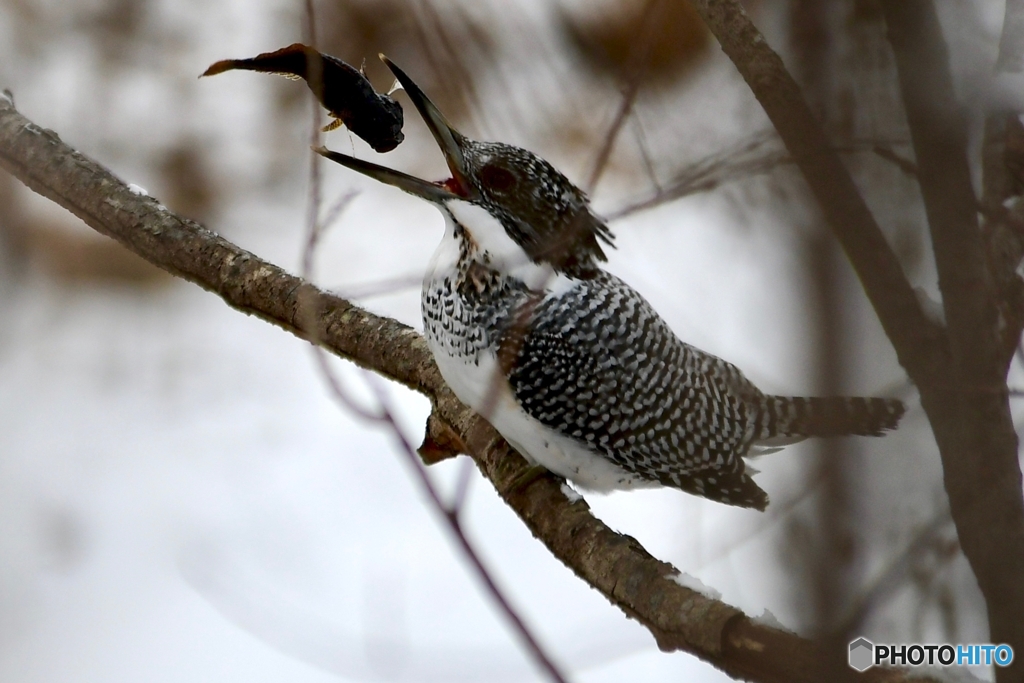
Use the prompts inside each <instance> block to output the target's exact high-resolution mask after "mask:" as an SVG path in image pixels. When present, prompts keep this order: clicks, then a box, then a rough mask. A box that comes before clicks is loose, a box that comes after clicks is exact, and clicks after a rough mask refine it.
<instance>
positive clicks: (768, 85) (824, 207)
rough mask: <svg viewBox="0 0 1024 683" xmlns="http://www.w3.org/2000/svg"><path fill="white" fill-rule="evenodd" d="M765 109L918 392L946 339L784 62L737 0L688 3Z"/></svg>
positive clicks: (937, 371) (937, 369)
mask: <svg viewBox="0 0 1024 683" xmlns="http://www.w3.org/2000/svg"><path fill="white" fill-rule="evenodd" d="M691 2H692V3H693V5H694V7H695V8H696V9H697V11H698V13H699V14H700V15H701V17H702V18H703V19H704V21H705V23H706V24H707V25H708V27H709V28H710V29H711V32H712V33H714V34H715V37H716V38H718V41H719V43H720V44H721V46H722V50H723V51H724V52H725V53H726V55H728V56H729V58H730V59H731V60H732V61H733V63H734V64H735V65H736V68H737V70H738V71H739V72H740V75H742V76H743V79H744V80H745V81H746V82H747V85H748V86H749V87H750V89H751V91H752V92H753V94H754V96H755V97H756V98H757V100H758V102H760V103H761V106H762V107H763V108H764V111H765V113H766V114H767V115H768V118H769V119H770V120H771V122H772V124H773V125H774V126H775V129H776V130H777V131H778V133H779V137H781V138H782V141H783V143H784V144H785V145H786V148H787V149H788V150H789V153H790V154H791V155H792V157H793V160H794V161H795V163H796V165H797V167H798V168H799V169H800V171H801V173H802V174H803V177H804V180H805V181H806V182H807V185H808V187H809V188H810V190H811V193H812V194H813V196H814V197H815V199H817V201H818V205H819V207H820V208H821V211H822V214H823V215H824V217H825V220H826V221H827V222H828V224H829V225H830V226H831V228H832V230H833V231H834V232H835V234H836V237H837V238H838V239H839V243H840V244H841V245H842V247H843V250H844V251H845V252H846V255H847V258H849V260H850V263H851V264H852V265H853V268H854V271H855V272H856V273H857V277H858V278H859V279H860V282H861V286H862V287H864V291H865V293H866V294H867V296H868V299H869V300H870V301H871V305H872V306H873V307H874V309H875V311H876V312H877V313H878V317H879V320H880V321H881V323H882V327H883V329H885V332H886V334H887V335H888V336H889V339H890V340H892V344H893V346H894V347H895V349H896V354H897V356H898V357H899V361H900V364H901V365H902V366H903V367H904V368H906V370H907V372H908V373H909V374H910V376H911V378H913V379H914V381H915V383H917V384H918V386H921V384H922V382H928V381H929V380H930V379H932V378H935V377H940V376H941V372H942V368H944V367H945V365H946V363H947V358H948V351H947V349H946V341H945V335H944V334H943V332H942V330H941V329H940V328H939V327H938V326H936V325H935V324H933V323H932V322H931V321H929V320H928V318H926V317H925V315H924V313H923V312H922V310H921V307H920V305H919V304H918V301H917V297H916V296H915V294H914V291H913V289H912V288H911V286H910V283H909V282H908V281H907V278H906V276H905V275H904V274H903V269H902V267H901V266H900V263H899V260H898V259H897V258H896V254H895V253H894V252H893V250H892V248H891V247H890V246H889V244H888V243H887V242H886V240H885V236H884V235H883V234H882V230H881V228H880V227H879V226H878V223H877V222H876V221H875V217H874V216H873V215H871V211H870V210H869V209H868V206H867V204H866V203H865V202H864V198H863V197H862V196H861V194H860V192H859V191H858V189H857V186H856V185H855V184H854V182H853V178H852V177H851V176H850V173H849V171H848V170H847V169H846V167H845V166H844V165H843V162H842V160H841V159H840V157H839V154H838V153H837V152H836V150H835V149H833V147H832V145H831V143H830V141H829V140H828V138H827V137H826V135H825V132H824V130H822V128H821V125H820V124H819V123H818V121H817V120H816V119H815V117H814V115H813V114H812V113H811V109H810V107H809V106H808V105H807V102H806V100H805V99H804V97H803V95H802V94H801V93H800V88H799V86H798V85H797V84H796V81H794V80H793V77H792V76H791V75H790V74H789V72H788V71H787V70H786V67H785V65H783V63H782V59H781V58H780V57H779V55H778V54H776V53H775V51H773V50H772V49H771V47H769V45H768V43H767V42H765V39H764V36H762V35H761V32H760V31H758V30H757V28H756V27H755V26H754V24H753V22H751V21H750V17H748V16H747V13H746V11H745V10H744V9H743V6H742V4H740V2H739V0H691Z"/></svg>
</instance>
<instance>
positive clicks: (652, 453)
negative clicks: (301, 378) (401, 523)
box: [323, 62, 904, 510]
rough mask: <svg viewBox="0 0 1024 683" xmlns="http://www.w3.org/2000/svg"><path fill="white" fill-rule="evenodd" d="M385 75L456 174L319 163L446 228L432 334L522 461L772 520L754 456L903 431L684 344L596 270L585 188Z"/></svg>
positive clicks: (596, 233)
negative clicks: (766, 389)
mask: <svg viewBox="0 0 1024 683" xmlns="http://www.w3.org/2000/svg"><path fill="white" fill-rule="evenodd" d="M388 64H389V66H391V68H392V69H393V70H394V72H395V74H396V76H398V78H399V80H400V81H401V82H402V84H403V85H404V86H405V88H406V91H407V92H408V93H409V96H410V98H411V99H412V100H413V103H414V104H415V105H416V106H417V108H418V109H419V111H420V113H421V114H422V115H423V117H424V119H425V120H426V122H427V124H428V127H429V128H430V129H431V132H432V133H433V135H434V137H435V139H436V140H437V141H438V144H439V145H440V146H441V148H442V151H443V152H444V154H445V157H446V159H447V161H448V165H449V168H450V169H451V171H452V176H453V177H452V178H451V179H449V180H447V181H444V182H443V183H427V182H426V181H422V180H419V179H416V178H413V177H411V176H407V175H405V174H402V173H399V172H397V171H392V170H390V169H386V168H384V167H380V166H376V165H374V164H370V163H369V162H363V161H360V160H357V159H353V158H351V157H346V156H344V155H340V154H337V153H333V152H327V151H326V150H325V151H324V152H323V153H325V154H326V155H328V156H329V157H330V158H332V159H334V160H335V161H338V162H339V163H342V164H344V165H346V166H349V167H350V168H354V169H356V170H359V171H360V172H363V173H366V174H368V175H371V176H372V177H375V178H378V179H379V180H381V181H383V182H386V183H389V184H392V185H395V186H398V187H401V188H402V189H404V190H406V191H407V192H410V193H412V194H416V195H418V196H421V197H423V198H425V199H428V200H430V201H432V202H434V203H435V204H437V205H438V206H439V208H440V209H441V212H442V214H443V215H444V217H445V223H446V229H445V235H444V237H443V239H442V241H441V244H440V245H439V246H438V248H437V251H436V252H435V253H434V256H433V258H432V260H431V263H430V266H429V268H428V270H427V274H426V276H425V278H424V281H423V293H422V313H423V327H424V336H425V338H426V340H427V343H428V345H429V346H430V349H431V351H432V352H433V354H434V358H435V360H436V361H437V364H438V367H439V369H440V370H441V374H442V376H443V377H444V378H445V381H446V382H447V383H448V384H449V385H450V386H451V388H452V390H453V391H454V392H455V394H456V395H457V396H458V397H459V398H460V399H461V400H462V401H463V402H464V403H466V404H467V405H469V406H470V407H471V408H473V409H474V410H476V411H477V412H480V413H481V415H483V417H485V418H486V419H487V420H489V421H490V422H491V424H493V425H494V427H495V428H496V429H497V430H498V431H499V432H500V433H501V434H502V435H503V436H504V437H505V438H506V439H507V440H508V441H509V443H510V444H512V445H513V446H514V447H515V448H516V449H517V450H518V451H519V452H520V453H522V455H523V456H525V457H526V458H527V459H529V460H532V461H533V462H535V463H538V464H541V465H543V466H544V467H546V468H548V469H549V470H551V471H553V472H555V473H557V474H560V475H562V476H564V477H566V478H568V479H570V480H572V481H573V482H575V483H576V484H578V485H579V486H581V487H583V488H586V489H591V490H598V491H610V490H614V489H629V488H636V487H643V486H657V485H662V486H671V487H674V488H678V489H682V490H683V491H687V492H689V493H693V494H696V495H700V496H704V497H706V498H710V499H712V500H716V501H719V502H723V503H728V504H732V505H739V506H743V507H753V508H757V509H761V510H763V509H764V508H765V506H766V505H767V503H768V497H767V495H766V494H765V492H764V491H762V490H761V489H760V488H759V487H758V486H757V484H755V483H754V481H753V480H752V479H751V478H750V476H749V474H748V473H747V472H746V467H745V463H744V460H743V458H744V457H745V456H747V455H749V454H752V453H753V452H754V451H755V450H756V451H764V450H767V449H772V448H776V447H778V446H781V445H785V444H789V443H793V442H795V441H799V440H801V439H804V438H807V437H814V436H841V435H853V434H857V435H867V436H878V435H881V434H882V433H883V432H884V431H886V430H889V429H894V428H895V427H896V425H897V423H898V421H899V419H900V417H901V416H902V414H903V412H904V406H903V404H902V403H901V402H900V401H898V400H894V399H881V398H847V397H836V398H793V397H783V396H769V395H765V394H763V393H762V392H761V391H760V390H758V389H757V387H755V386H754V385H753V384H752V383H751V382H750V381H749V380H748V379H747V378H746V377H744V375H743V373H742V372H741V371H740V370H739V369H738V368H736V367H735V366H734V365H732V364H730V363H727V362H725V361H723V360H721V359H719V358H717V357H715V356H713V355H711V354H708V353H705V352H703V351H701V350H699V349H697V348H694V347H693V346H690V345H688V344H685V343H683V342H682V341H680V340H679V338H678V337H676V335H675V334H674V333H673V332H672V330H671V328H669V326H668V325H667V324H666V323H665V321H664V320H662V319H661V317H660V316H659V315H658V314H657V312H655V311H654V309H653V308H652V307H651V306H650V304H648V303H647V301H645V300H644V299H643V297H641V296H640V295H639V294H638V293H637V292H636V291H634V290H633V289H632V288H630V287H629V285H627V284H626V283H624V282H623V281H622V280H620V279H618V278H616V277H614V276H613V275H610V274H609V273H607V272H605V271H603V270H602V269H601V268H600V266H599V262H601V261H604V260H605V255H604V252H603V250H602V247H601V245H600V242H605V243H606V244H609V245H610V244H611V239H612V235H611V232H610V231H609V230H608V228H607V226H606V225H605V224H604V222H603V221H602V220H601V219H600V218H599V217H598V216H596V215H595V214H594V213H593V212H592V211H591V210H590V206H589V203H588V201H587V198H586V195H585V194H584V193H583V192H582V191H581V190H579V189H578V188H577V187H576V186H575V185H573V184H572V183H571V182H570V181H569V180H568V179H567V178H565V176H563V175H562V174H561V173H559V172H558V171H557V170H555V168H554V167H553V166H551V164H549V163H548V162H547V161H544V160H543V159H541V158H540V157H538V156H536V155H534V154H533V153H531V152H528V151H526V150H523V149H520V148H517V147H512V146H510V145H505V144H501V143H483V142H475V141H473V140H469V139H467V138H465V137H464V136H462V135H460V134H459V133H458V132H457V131H455V130H454V129H453V128H451V126H450V124H448V123H447V121H445V119H444V117H443V116H442V115H441V114H440V113H439V112H438V111H437V109H436V107H434V105H433V104H432V103H430V101H429V100H428V99H427V98H426V96H425V95H424V94H423V93H422V92H421V91H420V90H419V89H418V88H417V87H416V85H415V83H413V82H412V81H411V80H410V79H409V78H408V76H406V75H405V74H404V73H403V72H402V71H401V70H399V69H397V67H394V65H392V64H390V62H389V63H388Z"/></svg>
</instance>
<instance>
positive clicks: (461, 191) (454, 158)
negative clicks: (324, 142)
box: [315, 55, 473, 202]
mask: <svg viewBox="0 0 1024 683" xmlns="http://www.w3.org/2000/svg"><path fill="white" fill-rule="evenodd" d="M380 58H381V60H382V61H383V62H384V63H385V64H387V66H388V68H389V69H391V71H393V72H394V74H395V76H396V77H397V78H398V82H399V83H401V84H402V87H403V88H404V89H405V92H406V93H408V95H409V99H411V100H412V103H413V104H414V105H416V109H417V110H418V111H419V113H420V116H422V117H423V120H424V122H426V124H427V128H429V129H430V132H431V134H432V135H433V136H434V140H436V141H437V144H438V146H439V147H440V148H441V152H442V153H443V154H444V158H445V161H446V162H447V163H448V169H449V170H450V171H451V174H452V177H451V178H449V179H448V180H444V181H441V182H437V183H432V182H430V181H427V180H421V179H420V178H416V177H415V176H411V175H409V174H407V173H402V172H401V171H395V170H393V169H390V168H387V167H385V166H380V165H378V164H374V163H371V162H369V161H363V160H361V159H356V158H355V157H351V156H349V155H347V154H340V153H338V152H332V151H331V150H329V149H327V148H325V147H319V148H317V149H316V150H315V151H316V152H317V153H318V154H321V155H323V156H325V157H327V158H328V159H330V160H331V161H334V162H336V163H339V164H341V165H342V166H345V167H347V168H351V169H352V170H354V171H359V172H360V173H362V174H363V175H367V176H369V177H371V178H374V179H376V180H379V181H380V182H382V183H386V184H388V185H394V186H395V187H397V188H398V189H400V190H405V191H406V192H408V193H409V194H413V195H416V196H417V197H422V198H423V199H426V200H428V201H432V202H443V201H445V200H448V199H465V198H467V197H470V196H472V194H473V188H472V185H471V184H470V183H469V181H468V180H467V167H466V158H465V156H464V154H463V151H462V145H461V144H460V141H461V140H463V137H462V135H461V134H460V133H459V132H458V131H457V130H455V129H454V128H452V126H451V124H450V123H448V121H447V119H445V117H444V115H443V114H442V113H441V112H440V110H438V108H437V107H436V106H435V105H434V103H433V102H431V101H430V100H429V99H428V98H427V96H426V95H424V94H423V91H422V90H420V88H419V86H418V85H416V84H415V83H414V82H413V81H412V79H411V78H409V76H407V75H406V73H405V72H404V71H402V70H401V69H399V68H398V67H397V66H395V65H394V63H392V61H391V60H390V59H388V58H387V57H385V56H384V55H381V56H380Z"/></svg>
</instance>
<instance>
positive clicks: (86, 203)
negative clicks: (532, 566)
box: [0, 96, 925, 683]
mask: <svg viewBox="0 0 1024 683" xmlns="http://www.w3.org/2000/svg"><path fill="white" fill-rule="evenodd" d="M0 165H2V166H3V167H4V168H5V169H7V170H8V171H9V172H11V173H12V174H13V175H14V176H15V177H17V178H18V179H19V180H21V181H22V182H23V183H25V184H26V185H27V186H28V187H30V188H31V189H33V190H34V191H36V192H38V193H40V194H42V195H43V196H45V197H48V198H49V199H52V200H53V201H55V202H56V203H58V204H60V205H61V206H63V207H64V208H66V209H68V210H69V211H71V212H72V213H74V214H75V215H77V216H79V217H80V218H82V220H84V221H85V222H86V223H87V224H88V225H90V226H91V227H93V228H94V229H96V230H97V231H99V232H101V233H103V234H104V235H107V236H109V237H112V238H114V239H116V240H117V241H119V242H120V243H121V244H123V245H125V246H126V247H128V248H129V249H131V250H132V251H134V252H135V253H137V254H139V255H140V256H142V257H143V258H145V259H146V260H148V261H150V262H151V263H153V264H155V265H157V266H159V267H161V268H163V269H165V270H168V271H169V272H172V273H174V274H176V275H178V276H180V277H182V278H184V279H186V280H189V281H190V282H193V283H195V284H197V285H199V286H200V287H203V288H204V289H206V290H208V291H211V292H213V293H215V294H217V295H218V296H220V297H221V298H222V299H223V300H224V302H225V303H227V304H228V305H229V306H231V307H232V308H235V309H237V310H240V311H242V312H244V313H247V314H250V315H255V316H258V317H260V318H262V319H264V320H266V321H268V322H270V323H272V324H274V325H277V326H279V327H281V328H283V329H285V330H288V331H289V332H292V333H293V334H295V335H297V336H298V337H300V338H303V339H307V340H308V339H316V340H317V343H318V344H320V345H322V346H324V347H325V348H327V349H328V350H330V351H332V352H334V353H336V354H337V355H339V356H341V357H343V358H347V359H349V360H351V361H353V362H355V363H358V364H359V365H361V366H363V367H366V368H368V369H371V370H373V371H374V372H377V373H379V374H381V375H383V376H385V377H388V378H390V379H392V380H395V381H397V382H400V383H402V384H404V385H405V386H407V387H409V388H411V389H414V390H416V391H419V392H421V393H423V394H425V395H426V396H428V397H429V398H430V399H431V401H432V403H433V406H434V416H435V417H436V418H439V419H441V420H443V421H444V423H445V424H447V425H449V426H450V427H451V428H452V429H453V430H454V432H455V434H457V435H458V437H459V439H460V440H461V441H462V443H463V444H464V445H465V446H466V449H467V450H468V451H469V453H470V455H471V456H472V457H473V458H474V460H475V462H476V464H477V466H478V467H479V469H480V471H481V472H482V473H483V474H484V476H485V477H487V479H488V480H490V481H491V483H492V484H493V485H494V487H495V489H496V490H497V492H498V494H499V495H500V496H501V497H502V499H503V500H504V501H505V502H506V503H507V504H508V505H509V506H510V507H511V508H512V509H513V510H514V511H515V512H516V514H517V515H518V516H519V517H520V518H521V519H522V520H523V522H524V523H525V524H526V526H527V527H528V528H529V529H530V531H531V532H532V533H533V534H534V535H535V536H536V537H537V538H538V539H539V540H540V541H541V542H542V543H544V544H545V546H547V548H548V549H549V550H550V551H551V553H552V554H553V555H554V556H555V557H557V558H558V559H559V560H560V561H561V562H563V563H564V564H565V565H566V566H567V567H569V569H571V570H572V571H573V572H575V573H576V575H577V576H579V577H580V578H581V579H583V580H584V581H585V582H586V583H587V584H589V585H590V586H592V587H593V588H595V589H596V590H598V591H600V592H601V594H602V595H604V596H605V597H606V598H608V600H609V601H610V602H611V603H612V604H614V605H616V606H618V607H619V608H620V609H621V610H622V611H623V612H625V613H626V615H627V616H629V617H631V618H633V619H636V620H637V621H639V622H640V623H641V624H643V625H644V627H645V628H647V629H648V631H650V632H651V634H652V635H653V636H654V637H655V639H656V640H657V643H658V646H659V647H660V648H661V649H662V650H664V651H674V650H684V651H687V652H690V653H692V654H695V655H696V656H698V657H700V658H701V659H704V660H705V661H707V662H710V663H711V664H713V665H714V666H716V667H718V668H720V669H722V670H723V671H725V672H726V673H728V674H730V675H732V676H734V677H737V678H743V679H746V680H753V681H765V682H768V683H802V682H806V683H813V682H814V681H815V680H816V679H815V676H814V675H813V673H811V672H813V671H815V670H817V669H818V666H817V663H818V662H820V661H822V660H823V659H828V658H832V659H835V658H844V657H845V656H846V655H845V652H840V653H837V652H823V651H822V650H821V649H820V648H819V647H818V646H816V645H815V644H814V643H813V642H811V641H809V640H806V639H803V638H800V637H798V636H796V635H793V634H791V633H788V632H785V631H782V630H779V629H775V628H771V627H768V626H765V625H763V624H760V623H758V622H757V621H755V620H752V619H750V618H748V617H747V616H746V615H744V614H743V613H742V612H740V611H739V610H737V609H736V608H734V607H731V606H730V605H727V604H725V603H722V602H720V601H718V600H713V599H711V598H708V597H706V596H704V595H702V594H701V593H698V592H695V591H692V590H690V589H688V588H686V587H684V586H682V585H681V584H680V583H678V582H677V581H675V580H674V579H673V577H675V576H677V575H678V572H677V570H676V569H675V568H674V567H672V565H670V564H668V563H665V562H662V561H660V560H658V559H656V558H654V557H652V556H651V555H650V554H649V553H648V552H647V551H646V550H644V548H643V547H642V546H641V545H640V544H639V543H638V542H637V541H636V540H634V539H632V538H630V537H628V536H625V535H622V534H619V533H616V532H614V531H612V530H611V529H609V528H608V527H607V526H605V525H604V524H603V523H602V522H601V521H600V520H598V519H596V518H595V517H594V516H593V515H592V514H591V512H590V508H589V506H588V505H587V504H586V502H585V501H582V500H577V501H574V502H573V501H570V500H569V499H568V498H567V497H566V496H565V494H564V493H562V490H561V488H560V484H559V480H557V479H555V478H554V477H545V478H541V479H538V480H537V481H536V482H535V483H533V484H531V485H530V486H528V487H519V488H516V487H515V486H514V483H515V482H516V481H517V479H518V477H519V476H520V475H521V474H522V473H523V471H524V470H525V469H526V468H527V464H526V462H525V461H524V460H523V459H522V458H521V457H519V456H518V455H517V454H516V453H515V451H512V450H511V449H510V448H509V447H508V445H507V444H506V443H505V442H504V440H503V439H501V438H500V436H499V435H498V434H497V432H495V431H494V430H493V429H492V428H491V427H490V425H488V424H487V423H486V422H485V421H484V420H483V419H482V418H480V417H479V416H477V415H475V414H474V413H473V412H472V411H470V410H469V409H468V408H466V407H465V406H463V405H462V404H461V403H459V401H458V400H457V399H456V398H455V396H454V395H453V394H452V393H451V391H450V390H449V389H448V388H447V387H446V386H445V384H444V382H443V381H442V379H441V376H440V374H439V373H438V371H437V367H436V366H435V365H434V362H433V359H432V358H431V356H430V353H429V350H428V349H427V347H426V344H425V342H424V341H423V338H422V337H421V336H420V335H419V334H418V333H416V332H415V331H414V330H412V329H411V328H409V327H407V326H405V325H403V324H401V323H399V322H397V321H394V320H391V319H389V318H383V317H380V316H376V315H373V314H372V313H369V312H367V311H364V310H362V309H360V308H359V307H357V306H354V305H353V304H351V303H349V302H348V301H345V300H343V299H340V298H338V297H335V296H332V295H330V294H327V293H325V292H322V291H320V290H318V289H317V288H316V287H314V286H312V285H310V284H309V283H306V282H303V281H302V280H300V279H299V278H297V277H295V276H293V275H290V274H289V273H287V272H285V271H284V270H282V269H281V268H279V267H277V266H275V265H273V264H271V263H268V262H266V261H263V260H261V259H259V258H258V257H256V256H255V255H253V254H251V253H249V252H247V251H244V250H243V249H240V248H239V247H237V246H235V245H234V244H232V243H230V242H228V241H227V240H225V239H223V238H221V237H219V236H218V235H216V234H215V233H213V232H211V231H209V230H207V229H206V228H203V227H202V226H200V225H198V224H196V223H194V222H192V221H190V220H187V219H183V218H181V217H178V216H176V215H174V214H172V213H171V212H169V211H168V210H167V209H166V208H164V207H163V206H162V205H160V204H159V202H157V201H156V200H155V199H153V198H150V197H147V196H145V195H143V194H140V193H137V192H133V190H132V189H131V188H130V187H129V186H128V185H126V184H125V183H124V182H122V181H121V180H119V179H118V178H116V177H115V176H113V175H112V174H111V173H110V172H109V171H108V170H106V169H105V168H103V167H102V166H100V165H99V164H97V163H96V162H94V161H92V160H91V159H89V158H87V157H86V156H84V155H82V154H81V153H79V152H76V151H75V150H73V149H72V148H70V147H68V146H67V145H65V144H64V143H63V142H61V140H60V138H59V137H58V136H57V134H56V133H54V132H53V131H49V130H45V129H42V128H40V127H39V126H37V125H36V124H34V123H32V122H31V121H29V120H28V119H26V118H25V117H24V116H22V115H21V114H20V113H19V112H18V111H17V110H16V109H15V108H14V105H13V102H12V100H11V98H10V97H8V96H0ZM310 302H313V303H314V306H313V310H314V313H315V314H314V315H310V314H309V308H307V307H308V306H309V305H310ZM857 680H862V681H870V682H873V683H882V682H885V683H890V682H892V683H895V682H898V681H906V680H908V678H907V675H906V674H905V672H902V671H898V670H892V669H881V668H874V669H870V670H869V671H868V672H866V673H864V674H861V675H859V676H858V677H857ZM915 680H925V679H920V678H915Z"/></svg>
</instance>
